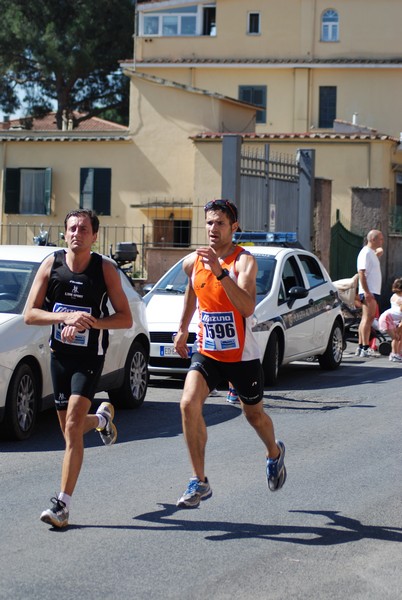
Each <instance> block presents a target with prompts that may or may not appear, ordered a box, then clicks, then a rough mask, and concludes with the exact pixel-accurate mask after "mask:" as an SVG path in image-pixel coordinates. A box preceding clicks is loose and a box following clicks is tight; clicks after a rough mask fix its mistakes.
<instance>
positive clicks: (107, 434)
mask: <svg viewBox="0 0 402 600" xmlns="http://www.w3.org/2000/svg"><path fill="white" fill-rule="evenodd" d="M96 414H97V415H102V416H103V417H105V419H106V425H105V427H104V428H103V429H101V428H99V427H97V428H96V431H98V432H99V435H100V436H101V440H102V442H103V443H104V444H105V446H111V445H112V444H114V443H115V441H116V440H117V429H116V425H115V424H114V423H113V418H114V408H113V404H110V402H102V404H101V405H100V406H99V408H98V410H97V411H96Z"/></svg>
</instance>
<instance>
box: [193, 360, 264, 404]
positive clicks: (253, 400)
mask: <svg viewBox="0 0 402 600" xmlns="http://www.w3.org/2000/svg"><path fill="white" fill-rule="evenodd" d="M192 370H195V371H199V372H200V373H201V374H202V376H203V377H204V379H205V381H206V382H207V385H208V387H209V389H210V390H213V389H215V388H216V387H217V385H219V384H220V383H222V382H226V383H227V382H228V381H230V382H231V384H232V385H233V387H235V388H236V390H237V393H238V394H239V397H240V400H241V401H242V402H244V404H258V402H260V400H262V397H263V395H264V375H263V370H262V366H261V362H260V361H259V360H258V359H257V360H243V361H240V362H220V361H218V360H214V359H213V358H209V357H208V356H204V355H203V354H200V353H199V352H195V353H194V354H193V355H192V357H191V365H190V368H189V371H192Z"/></svg>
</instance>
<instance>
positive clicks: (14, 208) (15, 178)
mask: <svg viewBox="0 0 402 600" xmlns="http://www.w3.org/2000/svg"><path fill="white" fill-rule="evenodd" d="M5 190H6V193H5V205H4V212H5V213H6V214H9V215H17V214H18V213H19V204H20V169H6V181H5Z"/></svg>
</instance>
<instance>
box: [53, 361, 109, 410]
mask: <svg viewBox="0 0 402 600" xmlns="http://www.w3.org/2000/svg"><path fill="white" fill-rule="evenodd" d="M50 357H51V358H50V372H51V375H52V381H53V391H54V403H55V405H56V410H67V405H68V400H69V398H70V396H71V395H77V396H84V398H88V400H90V401H91V402H92V400H93V399H94V396H95V394H96V391H97V386H98V383H99V379H100V376H101V374H102V369H103V365H104V362H105V357H104V356H90V357H89V358H83V357H82V356H80V357H76V356H70V355H68V354H67V355H66V354H60V353H56V352H51V353H50Z"/></svg>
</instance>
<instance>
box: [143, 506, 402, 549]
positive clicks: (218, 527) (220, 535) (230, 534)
mask: <svg viewBox="0 0 402 600" xmlns="http://www.w3.org/2000/svg"><path fill="white" fill-rule="evenodd" d="M159 506H162V509H161V510H156V511H154V512H149V513H144V514H142V515H138V516H137V517H134V519H135V520H136V521H146V522H147V523H150V524H151V527H149V525H145V526H143V527H140V528H141V529H146V530H149V529H154V530H159V529H163V530H164V531H166V530H170V531H175V530H177V531H201V532H205V533H211V535H207V536H206V538H205V539H208V540H211V541H226V540H233V539H244V538H255V539H266V540H277V541H278V542H289V543H292V544H303V545H306V546H332V545H336V544H346V543H349V542H356V541H358V540H362V539H372V540H385V541H389V542H402V529H401V528H399V527H378V526H375V525H363V523H361V522H360V521H358V520H357V519H352V518H350V517H346V516H343V515H342V514H341V513H339V512H338V511H330V510H328V511H320V510H317V511H315V510H291V511H290V512H292V513H303V514H310V515H313V516H318V515H322V516H324V517H327V518H328V519H329V521H328V522H327V523H326V525H325V526H308V525H305V526H297V525H267V524H264V525H258V524H255V523H231V522H224V521H218V522H216V521H191V522H189V521H186V520H184V519H172V518H171V517H172V516H173V515H175V514H176V513H177V512H179V513H180V512H182V511H181V510H180V509H178V508H177V507H176V506H175V505H173V504H160V505H159ZM191 510H194V509H191ZM196 510H197V509H196ZM152 525H153V526H152ZM155 525H156V526H155ZM213 532H215V533H213Z"/></svg>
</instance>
